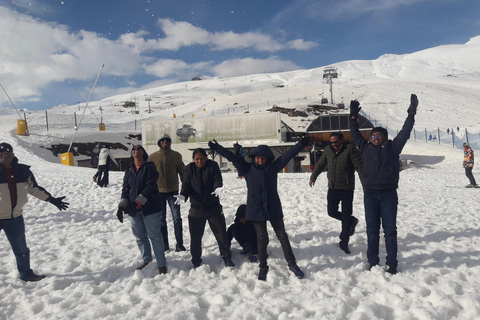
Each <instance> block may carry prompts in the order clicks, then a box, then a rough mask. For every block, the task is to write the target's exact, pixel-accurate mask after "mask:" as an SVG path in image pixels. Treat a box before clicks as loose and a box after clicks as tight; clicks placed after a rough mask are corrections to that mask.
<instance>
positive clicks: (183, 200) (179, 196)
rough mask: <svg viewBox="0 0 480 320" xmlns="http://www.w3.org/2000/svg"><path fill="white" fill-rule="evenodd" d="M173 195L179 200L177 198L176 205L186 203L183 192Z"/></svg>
mask: <svg viewBox="0 0 480 320" xmlns="http://www.w3.org/2000/svg"><path fill="white" fill-rule="evenodd" d="M173 197H174V198H176V199H177V200H175V204H176V205H181V204H184V203H185V196H183V195H181V194H176V195H174V196H173Z"/></svg>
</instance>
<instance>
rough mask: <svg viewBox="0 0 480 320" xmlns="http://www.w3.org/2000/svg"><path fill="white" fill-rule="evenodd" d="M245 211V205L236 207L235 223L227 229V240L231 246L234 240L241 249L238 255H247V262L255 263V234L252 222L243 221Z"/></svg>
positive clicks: (256, 258)
mask: <svg viewBox="0 0 480 320" xmlns="http://www.w3.org/2000/svg"><path fill="white" fill-rule="evenodd" d="M246 210H247V205H245V204H241V205H240V206H238V208H237V212H236V214H235V221H234V222H233V223H232V224H231V225H230V226H229V227H228V229H227V234H228V240H229V241H230V245H231V242H232V240H233V239H234V238H235V240H237V242H238V244H239V245H240V246H241V247H242V251H240V253H241V254H248V260H249V261H250V262H256V261H257V260H258V249H257V233H256V232H255V226H254V225H253V223H252V221H248V220H247V219H245V212H246Z"/></svg>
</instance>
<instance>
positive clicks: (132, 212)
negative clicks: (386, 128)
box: [123, 201, 137, 216]
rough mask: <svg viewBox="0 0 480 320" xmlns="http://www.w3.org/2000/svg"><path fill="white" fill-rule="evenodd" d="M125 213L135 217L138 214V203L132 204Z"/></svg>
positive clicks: (124, 209) (126, 208)
mask: <svg viewBox="0 0 480 320" xmlns="http://www.w3.org/2000/svg"><path fill="white" fill-rule="evenodd" d="M123 211H124V212H125V213H127V214H128V215H131V216H134V215H135V214H136V213H137V203H136V202H135V201H133V202H130V203H129V204H128V205H127V206H126V207H125V208H123Z"/></svg>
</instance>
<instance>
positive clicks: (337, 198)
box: [327, 189, 353, 244]
mask: <svg viewBox="0 0 480 320" xmlns="http://www.w3.org/2000/svg"><path fill="white" fill-rule="evenodd" d="M340 202H341V206H342V211H338V207H339V205H340ZM327 212H328V215H329V216H330V217H332V218H335V219H337V220H339V221H341V222H342V231H341V232H340V244H348V242H349V241H350V226H351V224H352V222H353V216H352V213H353V190H335V189H328V193H327Z"/></svg>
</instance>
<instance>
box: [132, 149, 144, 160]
mask: <svg viewBox="0 0 480 320" xmlns="http://www.w3.org/2000/svg"><path fill="white" fill-rule="evenodd" d="M132 156H133V159H135V160H143V149H142V147H140V146H135V147H133V149H132Z"/></svg>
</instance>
